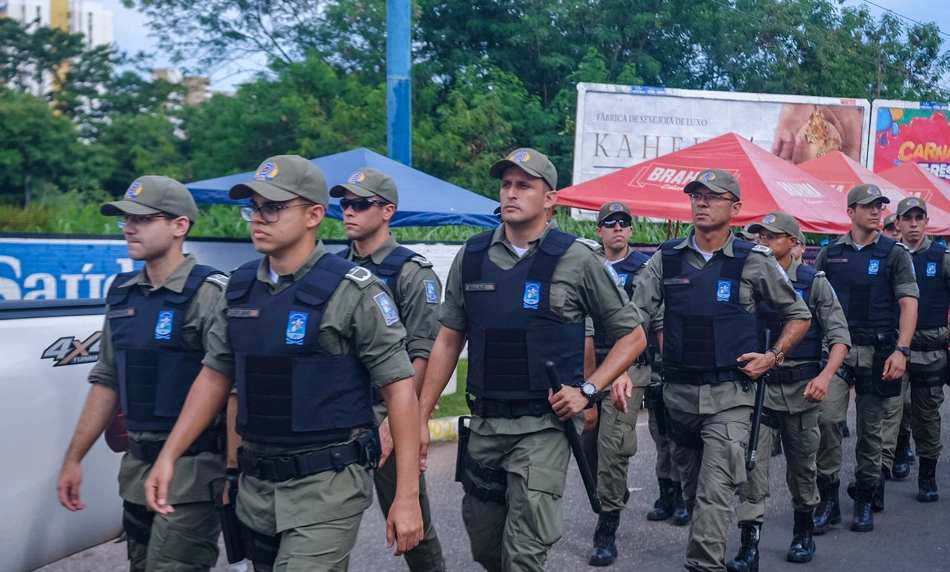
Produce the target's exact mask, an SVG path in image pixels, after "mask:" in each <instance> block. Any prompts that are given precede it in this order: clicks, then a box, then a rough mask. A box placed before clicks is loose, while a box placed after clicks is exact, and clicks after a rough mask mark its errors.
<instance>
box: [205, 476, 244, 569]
mask: <svg viewBox="0 0 950 572" xmlns="http://www.w3.org/2000/svg"><path fill="white" fill-rule="evenodd" d="M228 485H230V486H228ZM208 491H209V492H210V493H211V502H212V503H213V504H214V508H215V510H216V511H217V512H218V518H219V519H221V534H222V536H223V537H224V549H225V551H226V552H227V555H228V563H229V564H234V563H235V562H240V561H241V560H244V559H245V558H247V553H246V551H245V550H244V542H243V540H242V539H241V523H240V521H239V520H238V517H237V504H236V501H237V493H238V476H237V475H227V476H225V477H221V478H218V479H214V480H213V481H211V482H210V483H208ZM225 491H226V492H225ZM225 494H227V498H225Z"/></svg>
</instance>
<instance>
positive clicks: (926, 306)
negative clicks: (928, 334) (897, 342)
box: [913, 242, 950, 330]
mask: <svg viewBox="0 0 950 572" xmlns="http://www.w3.org/2000/svg"><path fill="white" fill-rule="evenodd" d="M946 252H947V247H946V246H942V245H940V244H937V243H936V242H934V243H931V245H930V248H928V249H927V250H926V251H923V252H915V253H914V254H913V257H914V270H915V271H916V272H917V287H918V288H920V300H919V301H918V302H917V329H918V330H926V329H928V328H942V327H945V326H946V325H947V308H948V307H950V291H948V290H947V285H946V284H945V283H944V281H943V257H944V254H946Z"/></svg>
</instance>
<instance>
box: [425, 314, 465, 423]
mask: <svg viewBox="0 0 950 572" xmlns="http://www.w3.org/2000/svg"><path fill="white" fill-rule="evenodd" d="M464 346H465V332H462V331H459V330H453V329H451V328H446V327H445V326H442V328H441V329H440V330H439V335H438V337H436V339H435V343H434V344H433V345H432V353H431V354H430V355H429V363H428V365H427V366H426V379H425V382H423V384H422V394H421V396H420V397H419V418H420V419H421V420H424V421H425V422H428V419H429V415H430V414H431V413H432V410H433V409H434V408H435V404H436V403H437V402H438V401H439V396H440V395H442V391H444V390H445V386H446V385H448V383H449V378H450V377H452V372H453V371H455V366H456V365H458V361H459V355H461V353H462V347H464Z"/></svg>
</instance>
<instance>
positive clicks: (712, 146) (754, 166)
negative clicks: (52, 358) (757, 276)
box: [557, 133, 851, 234]
mask: <svg viewBox="0 0 950 572" xmlns="http://www.w3.org/2000/svg"><path fill="white" fill-rule="evenodd" d="M711 168H718V169H725V170H727V171H729V172H730V173H732V174H733V175H734V176H735V177H736V179H737V180H738V181H739V184H740V185H741V187H742V211H741V212H740V213H739V215H738V216H736V217H735V218H733V219H732V224H734V225H745V224H747V223H750V222H759V221H761V220H762V217H763V216H765V215H766V214H768V213H770V212H773V211H781V212H786V213H789V214H791V215H793V216H794V217H795V218H797V219H798V222H799V224H801V227H802V230H803V231H807V232H821V233H829V234H843V233H845V232H847V231H849V230H851V219H849V218H848V215H847V212H846V211H847V205H846V204H845V202H846V200H845V198H844V197H842V196H841V193H839V192H837V191H836V190H834V189H833V188H831V187H830V186H828V185H827V184H826V183H823V182H821V181H820V180H818V179H817V178H815V177H813V176H812V175H809V174H808V173H806V172H804V171H802V170H801V169H799V168H798V167H795V166H794V165H792V164H790V163H787V162H785V161H783V160H782V159H779V158H778V157H776V156H775V155H772V154H771V153H769V152H768V151H766V150H765V149H762V148H761V147H759V146H757V145H755V144H754V143H751V142H750V141H747V140H746V139H744V138H742V137H740V136H739V135H736V134H735V133H727V134H726V135H721V136H719V137H716V138H715V139H710V140H709V141H704V142H703V143H698V144H696V145H691V146H689V147H687V148H685V149H682V150H680V151H676V152H674V153H670V154H668V155H663V156H662V157H658V158H656V159H653V160H650V161H645V162H643V163H638V164H636V165H633V166H630V167H627V168H626V169H622V170H620V171H616V172H614V173H611V174H609V175H604V176H603V177H598V178H596V179H593V180H590V181H587V182H585V183H581V184H579V185H575V186H573V187H568V188H566V189H562V190H561V191H559V192H558V199H557V204H559V205H564V206H570V207H577V208H582V209H588V210H594V211H595V210H598V209H599V208H600V207H601V205H603V204H604V203H607V202H610V201H623V202H625V203H627V204H628V205H629V206H630V210H631V212H632V213H633V214H634V215H635V216H644V217H652V218H660V219H670V220H682V221H689V220H692V214H691V211H690V204H689V199H688V198H687V197H686V196H685V195H684V194H683V187H685V186H686V183H688V182H689V181H691V180H692V179H693V178H695V177H696V176H697V175H698V174H700V173H701V172H702V171H704V170H705V169H711Z"/></svg>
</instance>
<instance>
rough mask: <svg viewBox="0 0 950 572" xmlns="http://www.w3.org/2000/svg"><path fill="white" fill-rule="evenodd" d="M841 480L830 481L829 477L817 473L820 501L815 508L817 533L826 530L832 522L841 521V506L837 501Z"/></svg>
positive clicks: (815, 531) (815, 532) (822, 532)
mask: <svg viewBox="0 0 950 572" xmlns="http://www.w3.org/2000/svg"><path fill="white" fill-rule="evenodd" d="M840 486H841V481H832V480H831V478H830V477H827V476H825V475H818V495H819V496H820V497H821V502H819V503H818V507H816V508H815V530H814V532H813V534H816V535H819V534H824V533H826V532H828V529H829V528H831V525H832V524H838V523H840V522H841V506H840V504H839V503H838V487H840Z"/></svg>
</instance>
